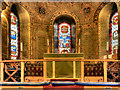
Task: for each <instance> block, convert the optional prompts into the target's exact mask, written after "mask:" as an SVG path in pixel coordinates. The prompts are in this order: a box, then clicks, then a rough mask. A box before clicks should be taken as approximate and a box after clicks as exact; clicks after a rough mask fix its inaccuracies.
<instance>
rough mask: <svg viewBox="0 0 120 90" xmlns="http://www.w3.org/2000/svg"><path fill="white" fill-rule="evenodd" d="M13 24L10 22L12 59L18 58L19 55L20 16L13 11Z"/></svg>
mask: <svg viewBox="0 0 120 90" xmlns="http://www.w3.org/2000/svg"><path fill="white" fill-rule="evenodd" d="M10 16H11V24H10V36H11V38H10V40H11V59H17V58H18V57H19V27H18V26H19V25H18V17H17V16H16V15H15V14H14V13H13V12H11V13H10Z"/></svg>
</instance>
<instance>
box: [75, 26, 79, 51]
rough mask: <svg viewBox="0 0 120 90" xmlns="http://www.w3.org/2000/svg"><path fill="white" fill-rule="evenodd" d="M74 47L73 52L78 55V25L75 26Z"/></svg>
mask: <svg viewBox="0 0 120 90" xmlns="http://www.w3.org/2000/svg"><path fill="white" fill-rule="evenodd" d="M75 32H76V45H75V52H76V53H78V46H79V45H78V40H79V33H80V28H79V25H76V31H75Z"/></svg>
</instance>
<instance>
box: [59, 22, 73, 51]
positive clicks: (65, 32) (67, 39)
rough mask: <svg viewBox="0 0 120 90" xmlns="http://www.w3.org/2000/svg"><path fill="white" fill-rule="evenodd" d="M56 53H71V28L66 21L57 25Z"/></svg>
mask: <svg viewBox="0 0 120 90" xmlns="http://www.w3.org/2000/svg"><path fill="white" fill-rule="evenodd" d="M58 53H71V28H70V25H69V24H68V23H61V24H60V25H59V29H58Z"/></svg>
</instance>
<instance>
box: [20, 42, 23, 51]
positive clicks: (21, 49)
mask: <svg viewBox="0 0 120 90" xmlns="http://www.w3.org/2000/svg"><path fill="white" fill-rule="evenodd" d="M20 51H23V43H22V42H21V43H20Z"/></svg>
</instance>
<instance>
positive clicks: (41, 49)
mask: <svg viewBox="0 0 120 90" xmlns="http://www.w3.org/2000/svg"><path fill="white" fill-rule="evenodd" d="M47 39H48V35H47V32H45V31H42V30H41V29H40V30H39V31H37V32H36V58H37V59H43V57H44V53H47V49H48V48H47V47H48V46H47V44H46V43H47Z"/></svg>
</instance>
